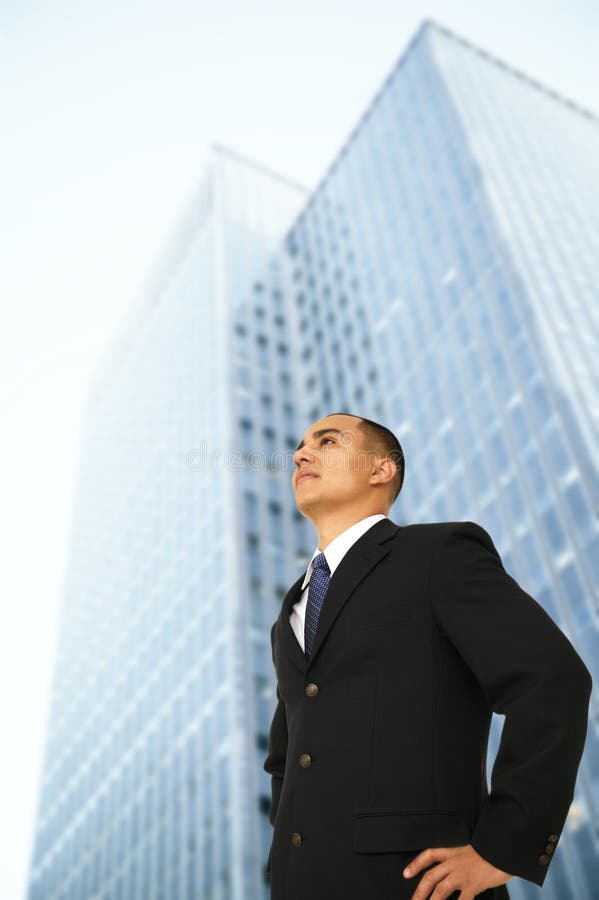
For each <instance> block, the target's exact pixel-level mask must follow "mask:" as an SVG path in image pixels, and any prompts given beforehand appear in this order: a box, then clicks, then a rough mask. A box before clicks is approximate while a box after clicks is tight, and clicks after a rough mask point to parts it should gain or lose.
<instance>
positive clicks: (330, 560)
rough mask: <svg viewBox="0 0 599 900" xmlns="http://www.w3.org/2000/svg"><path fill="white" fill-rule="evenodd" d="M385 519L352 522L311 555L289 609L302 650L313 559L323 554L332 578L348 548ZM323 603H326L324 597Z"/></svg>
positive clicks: (380, 516)
mask: <svg viewBox="0 0 599 900" xmlns="http://www.w3.org/2000/svg"><path fill="white" fill-rule="evenodd" d="M386 518H387V516H385V515H383V513H375V515H373V516H366V518H365V519H360V520H359V521H358V522H354V524H353V525H350V526H349V528H346V529H345V531H342V532H341V534H338V535H337V537H336V538H333V540H332V541H331V542H330V544H328V545H327V546H326V547H325V549H324V550H320V548H319V547H317V548H316V550H315V551H314V553H313V554H312V559H311V560H310V565H309V566H308V568H307V570H306V577H305V578H304V582H303V584H302V593H301V595H300V598H299V600H298V601H297V603H294V604H293V606H292V607H291V613H290V614H289V621H290V622H291V627H292V628H293V631H294V633H295V636H296V638H297V640H298V643H299V645H300V647H301V648H302V650H305V645H304V628H305V621H306V604H307V602H308V585H309V583H310V576H311V575H312V569H313V565H312V563H313V562H314V559H315V558H316V557H317V556H318V554H319V553H324V555H325V559H326V561H327V564H328V567H329V569H330V570H331V578H332V577H333V572H334V571H335V569H336V568H337V566H338V565H339V563H340V562H341V560H342V559H343V557H344V556H345V554H346V553H347V551H348V550H349V548H350V547H351V546H352V545H353V544H355V542H356V541H357V540H358V538H359V537H362V535H363V534H364V533H365V532H366V531H368V529H369V528H372V526H373V525H374V524H375V522H379V521H380V520H381V519H386ZM324 602H325V603H326V597H325V600H324Z"/></svg>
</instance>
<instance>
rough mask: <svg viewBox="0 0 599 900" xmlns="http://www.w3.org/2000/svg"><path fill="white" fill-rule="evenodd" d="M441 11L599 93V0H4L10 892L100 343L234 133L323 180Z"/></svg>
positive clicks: (1, 328) (582, 90)
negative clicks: (426, 22) (214, 146)
mask: <svg viewBox="0 0 599 900" xmlns="http://www.w3.org/2000/svg"><path fill="white" fill-rule="evenodd" d="M423 18H433V19H435V20H436V21H438V22H440V23H441V24H443V25H445V26H447V27H448V28H450V29H452V30H453V31H455V32H457V33H458V34H460V35H462V36H463V37H466V38H468V39H469V40H471V41H473V42H475V43H477V44H479V45H480V46H482V47H483V48H484V49H486V50H488V51H490V52H491V53H493V54H495V55H497V56H500V57H501V58H503V59H504V60H505V61H506V62H509V63H511V64H513V65H515V66H516V67H518V68H520V69H522V70H523V71H524V72H526V73H527V74H529V75H531V76H532V77H534V78H536V79H538V80H540V81H542V82H543V83H545V84H546V85H547V86H548V87H552V88H554V89H556V90H557V91H559V92H560V93H562V94H564V95H566V96H568V97H570V98H571V99H573V100H575V101H577V102H578V103H580V104H581V105H583V106H586V107H588V108H590V109H593V110H594V111H599V97H598V93H599V87H598V86H599V64H598V62H597V58H598V57H599V54H598V53H597V47H599V5H598V4H597V3H596V2H576V0H570V2H566V0H564V2H553V3H551V2H549V0H544V2H541V0H528V2H527V3H522V2H521V0H520V2H513V0H505V2H502V3H499V2H495V3H485V2H481V0H479V2H457V0H456V2H453V0H446V2H443V3H441V2H436V3H435V2H433V3H428V4H420V3H415V2H401V0H393V2H391V0H389V2H388V0H365V2H357V0H330V2H328V0H303V2H302V3H301V4H298V3H292V2H286V0H277V2H275V0H220V2H216V0H215V2H202V0H195V2H191V0H170V2H168V3H166V2H160V3H159V2H152V0H145V2H133V0H118V2H116V0H104V2H102V3H100V2H96V3H93V4H92V3H91V2H88V3H81V2H74V0H73V2H66V0H53V2H50V0H4V2H3V3H2V4H1V5H0V66H1V71H0V109H1V128H2V138H1V141H0V162H1V165H0V197H1V198H2V199H1V203H0V247H1V250H0V260H1V262H0V267H1V268H0V289H1V297H2V304H1V306H0V316H1V320H0V368H1V370H2V371H1V376H2V377H1V378H0V403H1V409H2V414H3V426H4V427H3V445H2V449H3V466H2V467H1V468H0V496H2V498H3V499H2V512H3V516H2V521H1V531H0V540H1V543H0V546H1V547H2V550H3V564H2V576H1V577H2V607H1V610H2V620H1V626H0V708H1V709H2V711H3V740H2V742H1V744H0V748H1V749H0V753H1V758H0V847H1V848H2V852H1V853H0V900H18V898H20V897H21V896H22V894H23V890H24V884H25V874H26V867H27V864H28V858H29V853H30V842H31V836H32V825H33V818H34V813H35V804H36V799H37V791H38V787H39V781H38V779H39V775H40V766H41V760H42V755H41V754H42V741H43V735H44V731H45V726H46V715H47V703H48V693H49V686H50V680H51V673H52V659H53V653H54V642H55V636H56V623H57V609H58V600H59V589H60V583H61V579H62V577H63V572H64V566H65V552H66V546H67V538H68V525H69V515H70V510H71V504H72V501H73V488H74V479H75V473H76V462H77V448H78V439H79V417H80V413H81V403H82V400H83V398H84V395H85V389H86V385H87V380H88V378H89V375H90V371H91V368H92V367H93V364H94V361H95V360H96V359H97V357H98V354H99V353H100V352H101V350H102V348H103V347H104V346H105V345H106V344H107V342H108V341H109V339H110V335H111V333H112V332H113V330H114V327H115V324H116V322H117V321H118V320H119V318H120V316H121V315H122V313H123V311H124V310H125V308H126V307H127V304H128V303H129V302H130V301H131V300H132V299H133V298H134V296H135V294H136V292H137V291H138V290H139V289H140V288H141V286H142V284H143V282H144V279H145V277H146V275H147V273H148V272H149V271H151V269H152V267H153V264H154V261H155V259H156V256H157V255H158V253H159V251H160V248H161V247H162V246H163V244H164V242H165V240H166V238H167V236H168V234H169V233H170V231H171V229H172V227H173V225H174V224H175V222H176V220H177V217H178V215H179V213H180V211H181V210H182V209H183V208H184V207H185V205H186V202H187V200H188V198H189V195H190V193H191V191H192V190H193V188H194V187H195V185H196V184H197V183H198V181H199V178H200V175H201V171H202V166H203V162H204V159H205V154H206V149H207V147H208V145H209V144H210V143H211V142H213V141H217V142H221V143H224V144H226V145H228V146H230V147H232V148H233V149H236V150H237V151H239V152H241V153H243V154H244V155H246V156H250V157H253V158H254V159H256V160H257V161H260V162H262V163H264V164H265V165H267V166H269V167H270V168H273V169H275V170H278V171H280V172H281V173H282V174H285V175H288V176H289V177H291V178H292V179H294V180H296V181H299V182H301V183H304V184H305V185H307V186H308V187H311V186H314V184H315V183H316V182H317V181H318V179H319V177H320V176H321V174H322V173H323V171H324V169H325V168H326V166H327V165H328V164H329V163H330V162H331V160H332V158H333V157H334V155H335V154H336V152H337V150H338V149H339V147H340V145H341V143H342V141H343V140H344V139H345V137H346V136H347V135H348V133H349V132H350V130H351V129H352V128H353V126H354V124H355V122H356V121H357V119H358V118H359V116H360V115H361V113H362V112H363V110H364V108H365V107H366V106H367V104H368V103H369V102H370V100H371V98H372V96H373V94H374V93H375V91H376V90H377V89H378V88H379V86H380V85H381V83H382V81H383V80H384V78H385V77H386V75H387V73H388V72H389V70H390V68H391V67H392V65H393V64H394V62H395V61H396V59H397V57H398V56H399V54H400V52H401V51H402V50H403V48H404V47H405V45H406V43H407V42H408V40H409V39H410V37H411V36H412V34H413V32H414V31H415V30H416V29H417V27H418V25H419V24H420V22H421V20H422V19H423Z"/></svg>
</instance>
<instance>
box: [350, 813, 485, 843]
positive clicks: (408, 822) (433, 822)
mask: <svg viewBox="0 0 599 900" xmlns="http://www.w3.org/2000/svg"><path fill="white" fill-rule="evenodd" d="M353 839H354V850H355V851H356V852H357V853H385V852H393V851H394V850H396V851H397V850H424V849H426V848H427V847H459V846H462V845H464V844H468V843H470V828H469V826H468V823H467V821H466V819H464V818H463V817H462V816H460V815H459V814H457V813H452V812H439V811H436V812H426V811H424V812H418V811H416V812H397V813H393V812H390V813H356V814H355V815H354V826H353Z"/></svg>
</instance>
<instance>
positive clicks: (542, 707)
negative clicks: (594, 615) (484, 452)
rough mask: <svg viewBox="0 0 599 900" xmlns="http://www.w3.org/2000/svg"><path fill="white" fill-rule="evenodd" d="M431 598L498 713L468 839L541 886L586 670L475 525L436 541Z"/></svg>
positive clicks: (563, 795) (587, 681) (588, 683)
mask: <svg viewBox="0 0 599 900" xmlns="http://www.w3.org/2000/svg"><path fill="white" fill-rule="evenodd" d="M431 602H432V605H433V611H434V614H435V617H436V621H437V624H438V625H439V627H440V628H441V630H442V631H443V632H444V633H445V635H446V637H447V638H448V640H449V641H450V642H451V643H452V644H453V645H454V647H455V648H456V650H457V651H458V653H459V654H460V656H461V657H462V658H463V660H464V661H465V662H466V664H467V665H468V666H469V668H470V669H471V670H472V672H473V673H474V675H475V677H476V678H477V680H478V682H479V684H480V685H481V687H482V690H483V691H484V693H485V696H486V697H487V700H488V703H489V705H490V707H491V708H492V709H493V710H494V711H495V712H497V713H500V714H502V715H505V722H504V726H503V732H502V735H501V741H500V745H499V750H498V752H497V757H496V759H495V763H494V766H493V770H492V774H491V792H490V794H489V796H488V798H487V799H486V801H485V803H484V805H483V809H482V811H481V815H480V817H479V819H478V822H477V824H476V827H475V829H474V832H473V835H472V839H471V844H472V846H473V847H474V849H475V850H476V851H477V852H478V853H479V854H480V855H481V856H482V857H483V858H485V859H486V860H488V861H489V862H491V863H492V864H493V865H494V866H496V867H497V868H499V869H502V870H503V871H505V872H509V873H510V874H512V875H518V876H520V877H522V878H526V879H527V880H529V881H532V882H534V883H535V884H538V885H542V884H543V881H544V880H545V876H546V875H547V871H548V866H549V863H550V862H551V859H552V858H553V857H552V853H553V849H554V847H555V845H556V843H557V840H558V839H559V836H560V832H561V830H562V827H563V825H564V822H565V819H566V816H567V814H568V809H569V807H570V804H571V802H572V798H573V795H574V787H575V783H576V775H577V771H578V766H579V764H580V759H581V757H582V752H583V749H584V744H585V739H586V732H587V717H588V708H589V699H590V695H591V689H592V679H591V675H590V673H589V671H588V669H587V667H586V666H585V664H584V662H583V661H582V659H581V658H580V656H579V655H578V653H577V652H576V650H575V649H574V647H573V646H572V644H571V643H570V641H569V640H568V638H567V637H566V636H565V634H564V633H563V632H562V631H561V630H560V629H559V628H558V626H557V625H556V624H555V622H554V621H553V619H552V618H551V617H550V616H549V615H548V614H547V613H546V612H545V610H544V609H543V607H542V606H541V605H540V604H539V603H538V602H537V601H536V600H534V599H533V598H532V597H531V596H530V594H527V593H526V591H524V590H523V589H522V588H521V587H520V586H519V585H518V583H517V582H516V581H515V580H514V579H513V578H512V577H511V576H510V575H509V574H508V573H507V572H506V571H505V569H504V567H503V564H502V562H501V558H500V556H499V554H498V552H497V550H496V548H495V546H494V544H493V541H492V540H491V537H490V536H489V534H488V532H486V531H485V530H484V528H482V527H481V526H480V525H477V524H475V523H474V522H456V523H451V526H450V527H449V528H448V529H447V531H446V533H445V535H444V537H443V539H442V541H441V543H440V545H439V546H438V547H437V549H436V552H435V557H434V560H433V564H432V567H431ZM548 845H550V846H549V850H548V849H547V847H548Z"/></svg>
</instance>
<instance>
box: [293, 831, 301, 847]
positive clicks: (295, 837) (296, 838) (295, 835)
mask: <svg viewBox="0 0 599 900" xmlns="http://www.w3.org/2000/svg"><path fill="white" fill-rule="evenodd" d="M301 842H302V836H301V834H298V833H297V831H294V832H293V834H292V835H291V843H292V844H293V846H294V847H299V845H300V844H301Z"/></svg>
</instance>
